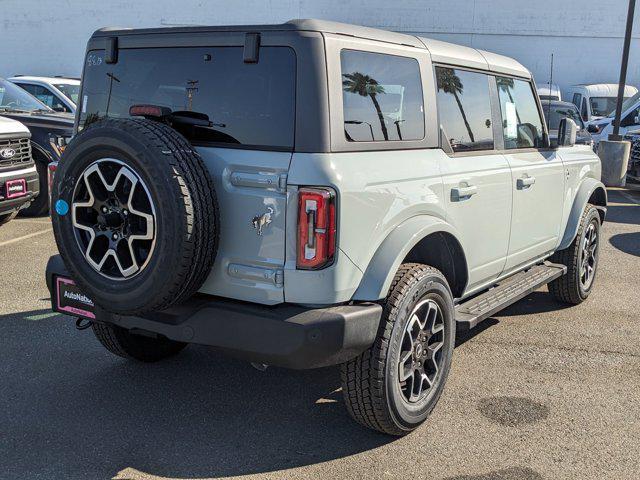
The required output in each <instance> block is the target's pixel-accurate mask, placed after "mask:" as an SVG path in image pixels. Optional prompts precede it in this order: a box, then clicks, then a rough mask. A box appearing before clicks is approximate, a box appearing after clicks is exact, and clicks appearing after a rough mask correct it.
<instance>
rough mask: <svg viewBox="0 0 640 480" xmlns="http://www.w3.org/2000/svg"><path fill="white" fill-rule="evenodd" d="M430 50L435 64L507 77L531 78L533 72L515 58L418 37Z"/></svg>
mask: <svg viewBox="0 0 640 480" xmlns="http://www.w3.org/2000/svg"><path fill="white" fill-rule="evenodd" d="M418 38H419V39H420V41H422V43H423V44H424V46H425V47H426V48H427V50H429V53H430V54H431V59H432V60H433V61H434V62H435V63H445V64H449V65H459V66H461V67H468V68H476V69H478V70H487V71H491V72H495V73H504V74H506V75H515V76H518V77H524V78H527V79H529V78H531V72H529V70H527V69H526V68H525V67H524V66H522V64H521V63H519V62H517V61H516V60H514V59H513V58H510V57H505V56H504V55H498V54H497V53H491V52H486V51H484V50H478V49H476V48H472V47H464V46H462V45H456V44H455V43H448V42H442V41H440V40H433V39H430V38H424V37H418Z"/></svg>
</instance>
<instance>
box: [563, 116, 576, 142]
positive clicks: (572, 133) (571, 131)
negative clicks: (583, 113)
mask: <svg viewBox="0 0 640 480" xmlns="http://www.w3.org/2000/svg"><path fill="white" fill-rule="evenodd" d="M577 131H578V127H577V125H576V122H574V121H573V120H572V119H570V118H563V119H562V120H560V125H559V126H558V146H559V147H573V146H574V145H575V144H576V133H577Z"/></svg>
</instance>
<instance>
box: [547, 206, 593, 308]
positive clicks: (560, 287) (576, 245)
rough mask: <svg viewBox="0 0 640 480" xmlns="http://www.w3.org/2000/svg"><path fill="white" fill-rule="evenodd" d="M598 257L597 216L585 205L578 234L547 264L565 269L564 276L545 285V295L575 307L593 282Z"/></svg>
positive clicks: (587, 292)
mask: <svg viewBox="0 0 640 480" xmlns="http://www.w3.org/2000/svg"><path fill="white" fill-rule="evenodd" d="M599 253H600V215H599V213H598V209H597V208H596V207H594V206H593V205H591V204H587V206H586V208H585V209H584V212H583V213H582V217H581V218H580V225H579V226H578V233H577V234H576V238H575V239H574V240H573V242H572V243H571V245H569V247H567V248H565V249H564V250H560V251H558V252H556V253H554V254H553V256H552V257H551V261H552V262H554V263H560V264H562V265H566V267H567V273H566V275H563V276H562V277H560V278H558V279H556V280H554V281H553V282H551V283H549V293H551V295H553V296H554V297H555V298H556V299H557V300H559V301H561V302H564V303H570V304H572V305H577V304H579V303H582V302H584V301H585V300H586V299H587V297H588V296H589V294H590V293H591V290H592V289H593V284H594V281H595V276H596V271H597V268H598V258H599Z"/></svg>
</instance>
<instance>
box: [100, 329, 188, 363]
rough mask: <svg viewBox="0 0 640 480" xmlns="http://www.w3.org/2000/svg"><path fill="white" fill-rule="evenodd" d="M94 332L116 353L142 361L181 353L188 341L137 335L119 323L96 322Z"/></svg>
mask: <svg viewBox="0 0 640 480" xmlns="http://www.w3.org/2000/svg"><path fill="white" fill-rule="evenodd" d="M91 327H92V329H93V333H94V334H95V336H96V338H97V339H98V340H99V341H100V343H101V344H102V345H103V346H104V347H105V348H106V349H107V350H109V351H110V352H111V353H113V354H114V355H118V356H119V357H122V358H127V359H132V360H138V361H140V362H157V361H159V360H163V359H165V358H168V357H172V356H174V355H176V354H178V353H180V352H181V351H182V350H183V349H184V348H185V347H186V346H187V344H186V343H181V342H175V341H173V340H169V339H168V338H163V337H159V338H152V337H145V336H143V335H136V334H133V333H131V332H130V331H129V330H126V329H124V328H122V327H118V326H117V325H112V324H108V323H98V322H94V323H93V324H92V325H91Z"/></svg>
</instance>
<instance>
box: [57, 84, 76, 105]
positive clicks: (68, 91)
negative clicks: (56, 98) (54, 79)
mask: <svg viewBox="0 0 640 480" xmlns="http://www.w3.org/2000/svg"><path fill="white" fill-rule="evenodd" d="M54 87H56V88H57V89H58V90H60V91H61V92H62V94H63V95H64V96H65V97H67V98H68V99H69V100H71V101H72V102H73V103H75V104H76V105H77V104H78V96H79V95H80V85H72V84H70V83H56V84H55V85H54Z"/></svg>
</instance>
